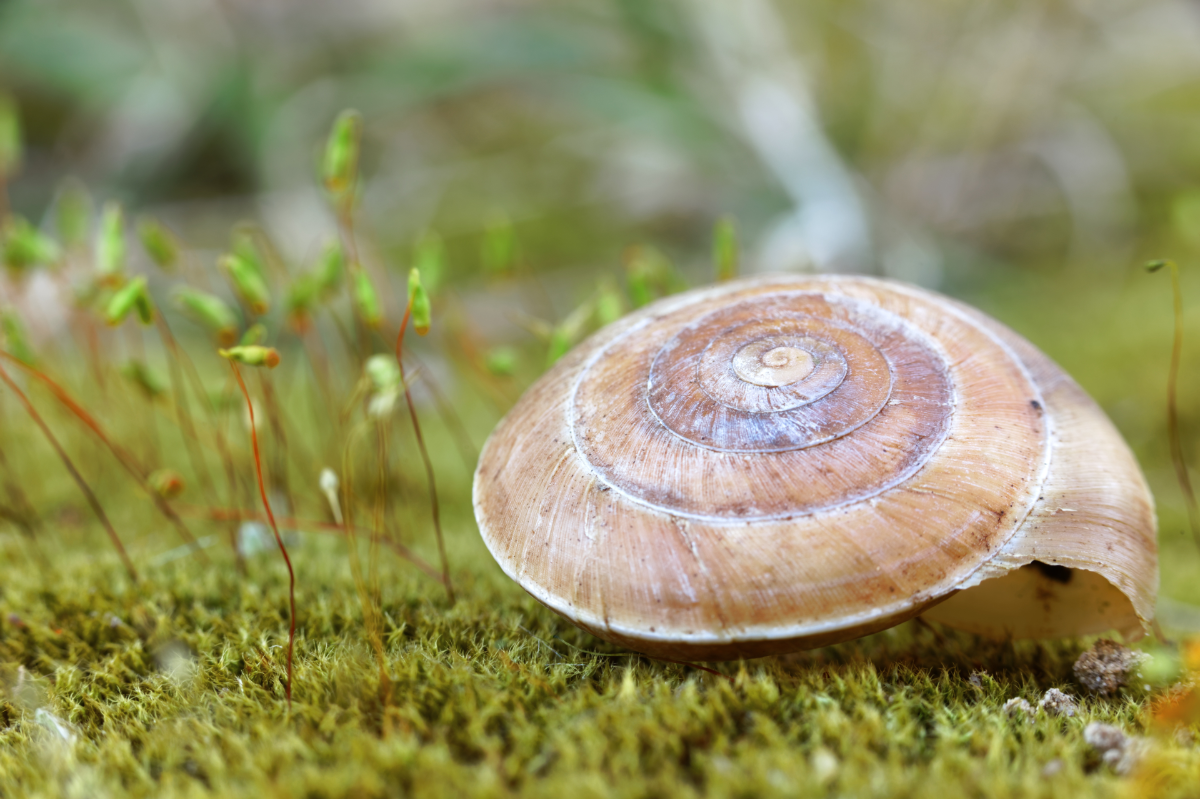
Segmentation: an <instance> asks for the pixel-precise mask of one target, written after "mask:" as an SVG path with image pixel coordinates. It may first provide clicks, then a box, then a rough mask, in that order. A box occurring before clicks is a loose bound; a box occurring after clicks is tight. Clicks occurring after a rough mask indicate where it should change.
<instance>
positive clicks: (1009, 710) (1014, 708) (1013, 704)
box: [1004, 696, 1033, 719]
mask: <svg viewBox="0 0 1200 799" xmlns="http://www.w3.org/2000/svg"><path fill="white" fill-rule="evenodd" d="M1004 715H1006V716H1008V717H1009V718H1010V719H1011V718H1016V717H1017V716H1022V717H1024V718H1027V719H1028V718H1032V717H1033V705H1031V704H1029V703H1028V702H1026V701H1025V700H1024V699H1022V698H1021V697H1019V696H1017V697H1013V698H1012V699H1010V700H1008V701H1007V702H1005V703H1004Z"/></svg>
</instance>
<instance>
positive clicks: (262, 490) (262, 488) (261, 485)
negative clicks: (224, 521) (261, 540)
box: [229, 361, 296, 708]
mask: <svg viewBox="0 0 1200 799" xmlns="http://www.w3.org/2000/svg"><path fill="white" fill-rule="evenodd" d="M229 368H230V369H232V370H233V376H234V377H236V378H237V384H238V388H240V389H241V390H242V396H243V397H245V398H246V409H247V411H248V412H249V414H250V442H251V444H252V445H253V446H254V472H255V474H256V475H257V476H258V493H259V495H260V496H261V497H262V503H263V508H264V509H266V512H267V521H269V522H270V523H271V532H272V533H274V534H275V543H277V544H279V551H280V552H281V553H282V554H283V562H284V563H286V564H287V570H288V603H289V615H290V616H291V620H290V624H289V627H288V652H287V702H288V707H289V708H290V707H291V706H292V652H293V650H294V649H295V645H296V572H295V570H294V569H292V559H291V558H290V557H289V556H288V551H287V547H286V546H284V545H283V536H281V535H280V534H279V525H277V524H276V523H275V514H274V513H273V512H272V511H271V502H270V500H268V499H267V484H266V483H265V482H264V481H263V473H262V458H261V456H260V455H259V452H258V431H257V430H256V428H255V424H254V403H252V402H251V401H250V392H249V391H247V390H246V383H245V382H244V381H243V380H242V373H241V372H240V371H238V368H237V364H236V363H235V362H233V361H230V362H229Z"/></svg>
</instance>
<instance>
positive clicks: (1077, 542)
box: [474, 276, 1158, 660]
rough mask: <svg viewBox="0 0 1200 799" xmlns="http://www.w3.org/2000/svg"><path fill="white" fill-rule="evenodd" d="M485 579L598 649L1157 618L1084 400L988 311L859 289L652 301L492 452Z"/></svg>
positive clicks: (721, 653)
mask: <svg viewBox="0 0 1200 799" xmlns="http://www.w3.org/2000/svg"><path fill="white" fill-rule="evenodd" d="M474 502H475V514H476V518H477V520H478V522H479V528H480V531H481V533H482V535H483V538H484V541H485V542H486V544H487V546H488V548H489V549H490V550H491V553H492V555H493V556H494V557H495V558H496V560H497V562H498V563H499V564H500V567H501V568H502V569H503V570H504V571H505V572H506V573H507V574H508V575H509V576H510V577H512V578H513V579H514V580H516V581H517V582H518V583H520V585H521V586H522V587H524V588H525V590H527V591H528V592H529V593H530V594H532V595H533V596H534V597H536V598H537V599H538V600H539V601H541V602H542V603H543V604H545V605H546V606H547V607H549V608H551V609H552V610H554V611H556V612H558V613H560V614H561V615H563V616H564V617H566V618H567V619H568V620H570V621H571V622H573V623H574V624H576V625H578V626H579V627H581V628H583V629H585V630H587V631H589V632H591V633H593V634H594V635H597V636H599V637H600V638H603V639H606V640H609V641H612V642H615V643H618V644H622V645H624V646H628V647H630V648H632V649H635V650H639V651H642V652H646V653H648V654H651V655H658V656H663V657H673V658H688V659H713V660H716V659H727V658H737V657H755V656H759V655H765V654H772V653H780V652H787V651H793V650H797V649H806V648H812V647H817V646H824V645H826V644H830V643H834V642H837V641H843V640H847V639H850V638H855V637H858V636H861V635H865V634H867V633H871V632H875V631H878V630H881V629H884V628H886V627H890V626H892V625H894V624H897V623H899V622H901V621H904V620H906V619H909V618H912V617H914V616H916V615H918V614H922V613H924V614H925V615H926V616H927V617H930V618H934V619H936V620H938V621H941V622H943V623H945V624H948V625H951V626H954V627H958V628H961V629H965V630H968V631H973V632H976V633H980V634H984V635H990V636H998V637H1003V636H1012V637H1037V638H1042V637H1056V636H1062V635H1082V634H1089V633H1096V632H1104V631H1107V630H1111V629H1116V630H1117V631H1119V632H1120V633H1122V634H1123V635H1125V636H1126V637H1127V638H1139V637H1141V636H1142V635H1143V634H1144V631H1145V629H1146V626H1147V625H1148V624H1149V623H1150V621H1151V619H1152V618H1153V614H1154V603H1155V594H1156V592H1157V587H1158V560H1157V552H1156V532H1155V520H1154V508H1153V501H1152V499H1151V496H1150V493H1149V491H1148V490H1147V488H1146V484H1145V481H1144V479H1143V478H1142V475H1141V472H1140V471H1139V469H1138V466H1137V463H1136V462H1135V460H1134V458H1133V455H1132V454H1131V453H1130V451H1129V449H1128V447H1127V446H1126V445H1125V443H1124V442H1123V441H1122V440H1121V437H1120V435H1119V434H1118V433H1117V431H1116V430H1115V429H1114V428H1113V426H1112V424H1111V423H1110V422H1109V421H1108V419H1107V418H1106V417H1105V415H1104V413H1103V412H1102V411H1101V410H1100V408H1099V407H1098V406H1097V405H1096V404H1095V402H1093V401H1092V400H1091V398H1089V397H1088V396H1087V394H1086V393H1084V391H1083V390H1082V389H1081V388H1079V386H1078V385H1077V384H1076V383H1075V382H1074V381H1073V380H1072V379H1071V378H1070V377H1069V376H1067V375H1066V374H1065V373H1064V372H1063V371H1062V370H1061V369H1060V368H1059V367H1058V366H1056V365H1055V364H1054V363H1053V362H1052V361H1051V360H1050V359H1049V358H1047V357H1046V356H1045V355H1043V354H1042V353H1041V352H1040V351H1038V350H1037V349H1036V348H1035V347H1034V346H1033V345H1032V344H1030V343H1029V342H1027V341H1025V340H1024V339H1023V338H1021V337H1020V336H1018V335H1017V334H1016V333H1014V332H1012V331H1011V330H1009V329H1008V328H1006V327H1004V326H1003V325H1001V324H1000V323H999V322H996V321H994V320H992V319H990V318H989V317H987V316H985V315H984V314H983V313H981V312H979V311H976V310H974V309H972V308H970V307H968V306H966V305H963V304H961V303H958V302H956V301H953V300H950V299H948V298H946V297H943V296H940V295H937V294H934V293H932V292H929V291H925V290H922V289H918V288H915V287H911V286H907V285H903V284H899V283H894V282H889V281H882V280H876V279H870V278H861V277H820V276H818V277H782V278H779V277H777V278H769V279H754V280H745V281H740V282H735V283H727V284H723V285H720V286H717V287H713V288H706V289H699V290H695V291H690V292H687V293H685V294H680V295H677V296H674V297H670V298H667V299H664V300H661V301H659V302H657V303H654V304H653V305H650V306H647V307H645V308H643V309H641V310H640V311H638V312H636V313H634V314H632V315H630V316H628V317H626V318H624V319H622V320H620V321H618V322H616V323H614V324H612V325H609V326H608V327H606V328H604V329H603V330H601V331H599V332H598V333H596V334H595V335H594V336H592V337H591V338H590V339H589V340H588V341H586V342H585V343H583V344H581V345H580V346H579V347H577V348H576V349H575V350H573V351H572V352H571V353H569V354H568V355H567V356H566V357H564V358H563V359H562V360H561V361H560V362H559V363H558V364H557V365H555V366H554V368H552V369H551V370H550V371H549V372H547V373H546V374H545V375H544V376H543V377H542V378H541V379H540V380H539V381H538V382H537V383H536V384H535V385H534V386H533V387H531V388H530V389H529V390H528V391H527V392H526V393H525V395H524V396H523V397H522V398H521V399H520V401H519V402H518V403H517V405H516V406H515V407H514V408H513V409H512V411H511V412H510V413H509V414H508V415H507V416H506V417H505V418H504V420H503V421H502V422H501V423H500V425H499V426H498V427H497V428H496V430H495V432H493V434H492V436H491V437H490V438H489V440H488V442H487V444H486V445H485V447H484V451H483V454H482V456H481V458H480V462H479V467H478V470H477V471H476V475H475V490H474Z"/></svg>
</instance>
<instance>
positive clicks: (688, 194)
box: [0, 0, 1200, 601]
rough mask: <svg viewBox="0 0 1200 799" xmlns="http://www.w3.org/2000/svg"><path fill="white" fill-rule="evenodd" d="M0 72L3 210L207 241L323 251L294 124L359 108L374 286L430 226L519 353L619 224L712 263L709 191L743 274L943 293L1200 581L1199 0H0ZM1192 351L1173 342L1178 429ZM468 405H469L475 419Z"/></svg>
mask: <svg viewBox="0 0 1200 799" xmlns="http://www.w3.org/2000/svg"><path fill="white" fill-rule="evenodd" d="M0 91H4V92H7V93H8V94H9V95H11V97H12V98H13V99H14V100H15V103H16V106H17V108H18V110H19V114H20V117H21V119H22V126H23V136H24V140H25V147H26V151H25V154H24V158H23V163H22V165H21V168H20V171H19V172H17V173H16V174H15V175H13V176H12V177H11V180H10V182H9V186H8V193H9V198H10V202H11V206H12V208H13V209H14V211H16V212H18V213H21V214H23V215H24V216H26V217H28V218H30V219H31V220H33V221H34V222H35V223H37V224H41V225H43V226H45V227H47V228H51V229H52V228H53V221H52V214H51V212H50V210H49V209H51V208H52V207H53V202H54V198H55V196H56V193H57V192H59V191H60V190H61V186H62V185H63V181H64V180H66V179H68V178H70V177H74V178H78V179H80V180H82V181H83V182H84V183H85V184H86V185H87V186H88V187H89V189H90V191H91V192H92V194H93V195H94V196H95V197H96V198H108V197H115V198H117V199H119V200H121V201H122V202H124V203H126V204H127V206H128V207H130V208H131V209H135V210H143V211H150V212H153V213H154V214H156V215H158V216H159V217H161V218H162V219H164V220H165V221H166V222H167V223H168V224H170V225H171V226H172V227H174V228H175V229H177V230H179V231H181V232H182V233H183V236H184V238H185V239H186V240H187V241H188V242H189V245H190V246H191V247H192V248H193V249H194V252H195V255H196V258H197V262H199V263H204V264H207V265H208V266H209V267H211V262H212V260H213V258H214V257H215V254H216V252H217V251H218V249H219V248H221V247H223V246H225V245H224V242H225V241H226V240H227V237H228V230H229V228H230V226H231V225H232V224H234V223H235V222H236V221H238V220H240V219H245V218H255V219H258V220H260V221H261V223H262V224H263V225H264V227H265V229H266V230H267V231H268V233H269V234H270V236H271V239H272V241H273V242H274V243H275V245H276V246H277V247H278V248H279V250H280V251H281V253H282V255H283V257H284V258H285V259H288V260H289V261H291V262H295V263H303V262H311V261H312V259H313V258H315V255H316V253H317V251H318V250H319V248H320V246H321V243H322V242H323V241H325V240H326V239H327V238H329V237H330V236H332V235H334V232H335V220H334V219H333V217H332V215H331V213H330V212H329V211H328V208H327V203H326V202H325V199H324V197H323V194H322V192H321V190H320V187H319V181H318V180H317V178H316V170H317V163H318V160H319V153H320V147H321V145H322V142H323V140H324V137H325V135H326V133H327V131H328V129H329V125H330V123H331V121H332V119H333V118H334V117H335V116H336V114H337V112H338V111H340V110H341V109H343V108H346V107H353V108H357V109H359V110H360V111H361V112H362V113H363V115H364V118H365V131H364V144H363V146H364V151H363V164H362V167H363V172H364V175H365V185H364V187H363V197H362V202H361V205H360V207H361V211H360V227H361V230H362V232H363V237H364V240H366V241H367V242H369V243H368V244H367V245H366V249H365V252H364V260H365V262H366V263H367V264H368V266H369V267H371V268H372V269H375V270H378V271H382V272H387V271H391V272H392V273H393V275H394V277H393V281H392V282H393V284H394V285H395V286H399V285H400V276H401V275H402V274H403V272H404V271H406V270H407V267H408V266H409V261H410V259H411V255H410V254H411V248H412V245H413V243H414V241H416V240H417V239H418V238H419V237H420V236H422V235H423V234H424V233H425V232H426V231H429V230H432V229H435V230H437V231H438V232H439V233H440V234H441V236H442V237H443V239H444V240H445V243H446V247H447V252H448V259H447V273H446V274H445V275H444V276H443V277H442V280H441V282H442V285H443V287H444V288H443V289H442V294H441V296H442V300H441V302H442V305H443V308H444V307H446V306H447V305H449V304H452V303H453V304H454V305H455V306H456V307H461V308H463V309H466V311H465V315H466V317H467V318H469V319H470V320H471V323H472V324H473V325H474V330H475V332H476V334H477V335H478V336H480V337H481V338H482V340H484V341H485V342H487V343H488V344H490V345H498V344H504V343H511V344H515V345H517V346H518V347H519V348H522V349H521V350H520V352H522V353H523V354H524V356H525V357H527V358H528V359H529V367H528V369H526V370H525V371H524V372H520V373H519V374H520V375H522V376H521V377H519V381H527V379H532V376H533V375H534V374H536V371H537V370H538V369H540V368H541V364H542V361H541V358H542V356H541V355H540V354H538V351H537V347H539V346H542V345H540V344H539V343H538V342H536V340H535V339H534V337H532V336H531V334H530V333H529V332H528V330H527V329H526V328H528V327H529V325H528V324H524V325H523V324H522V320H523V319H526V317H523V316H521V314H528V315H529V316H531V317H538V318H542V319H547V320H549V321H551V322H554V321H558V320H561V319H563V318H565V317H566V316H567V315H568V314H569V313H570V311H571V310H572V309H573V308H574V307H576V306H577V305H578V304H579V303H580V302H581V301H583V300H585V299H586V298H587V297H589V296H591V295H592V293H593V292H594V291H595V289H596V286H597V284H598V282H599V281H601V280H604V279H609V280H620V279H621V277H622V275H623V262H624V259H625V258H626V253H627V252H628V249H629V248H630V247H631V246H632V245H635V244H650V245H653V246H655V247H657V248H659V249H660V250H661V251H662V252H663V253H665V254H666V255H667V256H668V257H669V258H670V259H671V260H672V261H673V263H674V264H675V265H676V267H677V269H678V270H679V272H680V273H681V274H682V275H684V276H685V277H686V278H687V279H688V280H689V281H690V282H691V283H693V284H698V283H703V282H706V281H707V280H709V279H710V277H711V275H712V266H711V261H710V238H711V231H712V226H713V224H714V221H715V220H716V219H718V218H720V217H722V216H730V217H732V218H733V219H734V220H736V223H737V226H738V230H739V237H740V241H741V245H742V250H743V259H742V271H743V272H744V273H754V272H760V271H777V270H797V271H803V270H808V271H848V272H864V273H871V274H881V275H886V276H890V277H894V278H898V279H902V280H907V281H911V282H915V283H918V284H921V285H923V286H926V287H929V288H934V289H938V290H941V291H944V292H947V293H949V294H951V295H954V296H957V297H960V298H963V299H965V300H967V301H969V302H972V303H974V304H976V305H979V306H981V307H982V308H984V309H985V310H987V311H989V312H991V313H993V314H994V315H996V316H998V317H999V318H1000V319H1002V320H1003V321H1005V322H1006V323H1008V324H1010V325H1011V326H1013V327H1014V328H1016V329H1017V330H1018V331H1019V332H1021V333H1023V334H1024V335H1026V336H1027V337H1029V338H1030V339H1031V340H1033V341H1034V342H1035V343H1037V344H1038V345H1039V346H1041V347H1042V348H1043V349H1045V350H1046V351H1047V352H1048V353H1049V354H1050V355H1052V356H1053V357H1054V358H1056V359H1057V360H1058V361H1059V362H1060V363H1062V364H1063V365H1064V366H1065V367H1066V368H1067V369H1068V370H1069V371H1071V372H1072V373H1073V374H1074V375H1075V376H1076V377H1077V378H1078V379H1079V380H1080V382H1081V383H1082V384H1083V385H1084V386H1085V387H1086V388H1087V389H1088V390H1089V391H1091V392H1092V393H1093V394H1094V395H1095V396H1096V397H1097V399H1098V400H1099V401H1100V402H1101V403H1102V405H1103V406H1104V407H1105V409H1106V410H1107V411H1108V412H1109V413H1110V415H1111V416H1112V417H1113V419H1114V421H1115V422H1116V423H1117V424H1118V426H1119V427H1120V428H1121V429H1122V431H1123V432H1124V433H1125V435H1126V436H1127V438H1128V439H1129V440H1130V442H1131V444H1132V445H1133V447H1134V448H1135V450H1136V451H1137V453H1138V456H1139V458H1140V459H1141V461H1142V463H1143V466H1144V467H1145V469H1146V471H1147V473H1148V476H1149V477H1150V480H1151V483H1152V485H1153V487H1154V489H1155V492H1156V495H1157V496H1158V498H1159V503H1160V510H1161V511H1162V519H1163V538H1164V542H1165V544H1166V545H1167V546H1168V547H1179V548H1180V549H1179V552H1180V553H1182V554H1181V555H1180V557H1179V558H1177V559H1174V560H1177V561H1178V563H1177V564H1174V565H1169V566H1168V568H1167V570H1166V572H1165V574H1164V581H1165V584H1164V588H1165V589H1166V593H1167V594H1169V595H1175V596H1177V597H1180V598H1190V599H1192V600H1193V601H1197V600H1200V588H1198V587H1197V581H1195V580H1193V579H1191V578H1190V577H1187V575H1188V574H1191V573H1192V572H1193V571H1195V563H1196V562H1197V555H1196V553H1195V552H1194V551H1187V552H1185V549H1184V548H1185V547H1187V546H1189V545H1188V544H1187V538H1186V533H1185V531H1184V528H1183V516H1182V513H1181V508H1182V505H1181V501H1180V499H1179V494H1178V490H1177V489H1176V488H1175V486H1174V482H1173V477H1172V474H1171V467H1170V462H1169V460H1168V458H1167V447H1166V439H1165V406H1164V395H1165V392H1164V386H1165V381H1166V364H1167V360H1168V357H1169V347H1170V333H1171V317H1170V307H1171V304H1170V303H1171V299H1170V292H1169V285H1168V284H1169V281H1167V279H1166V278H1165V277H1163V276H1161V275H1160V276H1157V277H1150V276H1147V275H1145V274H1144V273H1143V272H1142V271H1141V270H1140V268H1139V264H1141V263H1142V262H1143V261H1144V260H1146V259H1148V258H1157V257H1174V258H1176V259H1178V260H1179V261H1180V262H1181V264H1182V265H1183V278H1184V292H1185V312H1186V321H1187V325H1188V335H1189V337H1190V342H1192V343H1191V344H1190V345H1189V347H1190V349H1191V351H1193V352H1194V350H1195V346H1196V344H1195V343H1196V342H1200V315H1198V314H1200V305H1198V304H1197V302H1196V298H1198V297H1200V279H1197V278H1195V277H1193V276H1192V274H1191V270H1192V269H1194V267H1195V265H1196V263H1195V262H1196V261H1197V255H1198V254H1200V7H1198V6H1197V5H1196V4H1195V3H1192V2H1183V0H1169V1H1167V2H1133V1H1131V0H1073V1H1071V2H1067V1H1062V2H1044V1H1043V0H1036V1H1034V0H1030V1H1028V2H975V1H972V2H960V1H956V0H937V1H932V0H931V1H929V2H920V3H890V2H882V1H880V0H851V1H849V2H833V1H832V0H826V1H825V2H806V3H772V2H769V0H745V1H744V2H738V3H729V2H719V1H718V0H695V2H672V1H670V0H659V1H658V2H642V1H639V0H606V1H601V0H591V1H589V2H581V1H579V0H574V1H570V0H568V1H565V2H553V3H551V2H521V1H520V0H511V1H509V2H501V1H491V2H488V1H481V0H452V1H448V2H437V3H434V2H425V1H424V0H421V1H419V2H418V1H415V0H414V1H410V2H405V3H388V2H383V0H378V1H376V2H372V1H370V0H357V1H356V2H340V3H319V2H314V1H312V0H305V1H304V2H301V1H300V0H106V2H103V3H97V2H94V1H92V2H87V1H86V0H3V1H2V2H0ZM497 219H507V220H511V222H512V224H513V226H514V230H515V233H516V238H517V242H518V260H519V261H520V264H521V270H520V272H519V274H520V276H519V277H517V278H513V279H510V280H506V281H497V280H495V279H493V278H491V277H489V276H488V275H487V274H486V270H485V268H484V264H483V263H482V259H481V254H480V251H481V242H482V241H483V238H484V234H485V231H486V230H487V229H488V226H489V225H490V224H494V222H495V220H497ZM0 280H2V279H0ZM0 291H4V292H6V293H9V294H10V296H11V297H17V291H16V289H15V288H14V287H13V284H10V283H0ZM451 294H452V296H453V299H452V300H451V299H450V295H451ZM23 296H24V295H23ZM25 301H27V302H28V303H29V305H30V306H31V307H29V308H27V309H26V311H25V313H26V314H27V316H29V317H30V324H31V326H32V327H34V328H35V333H37V334H38V335H40V336H42V337H50V338H53V336H54V332H53V329H52V328H53V325H52V323H51V322H48V321H45V320H42V321H41V322H39V320H38V315H39V314H40V313H42V311H41V310H39V309H38V308H37V307H33V306H36V302H34V301H33V300H30V299H29V298H28V297H27V296H26V297H25ZM399 301H400V300H399V299H397V298H393V299H392V300H390V301H389V303H390V306H391V311H392V312H393V313H394V312H395V310H396V305H397V304H398V303H399ZM526 321H527V320H526ZM531 353H532V354H531ZM1196 364H1197V359H1196V357H1193V356H1192V355H1191V352H1185V362H1184V376H1183V380H1182V385H1181V392H1182V402H1183V423H1184V430H1185V450H1186V452H1187V454H1188V456H1189V458H1190V459H1191V458H1193V456H1194V455H1195V454H1196V449H1197V447H1196V444H1197V443H1200V438H1198V436H1200V414H1198V413H1197V412H1196V409H1195V408H1196V403H1195V401H1194V398H1195V397H1197V396H1200V380H1197V379H1196V375H1197V374H1198V370H1197V369H1195V368H1194V367H1195V366H1196ZM445 379H446V380H449V381H452V380H453V378H452V376H446V378H445ZM517 388H519V386H517ZM450 391H451V392H452V393H453V392H454V391H455V388H454V386H453V385H451V388H450ZM514 395H515V391H514ZM494 410H495V414H494V415H493V416H492V417H490V418H486V419H482V420H479V421H472V422H471V426H472V429H473V431H478V432H479V435H480V437H481V435H482V433H483V432H486V430H487V429H488V426H489V425H490V424H491V423H492V422H493V421H494V419H495V417H496V416H498V415H499V412H500V411H501V410H502V408H497V409H494ZM1170 560H1172V559H1171V558H1168V561H1170Z"/></svg>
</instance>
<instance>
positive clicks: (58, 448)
mask: <svg viewBox="0 0 1200 799" xmlns="http://www.w3.org/2000/svg"><path fill="white" fill-rule="evenodd" d="M0 355H7V353H3V352H0ZM0 380H3V381H4V382H5V383H6V384H7V385H8V387H9V388H10V389H12V392H13V393H14V394H16V395H17V399H18V400H20V402H21V404H22V405H24V406H25V411H26V413H28V414H29V418H31V419H33V422H34V424H36V425H37V426H38V428H39V429H40V430H41V431H42V435H44V436H45V437H46V440H47V441H48V442H50V446H51V447H53V448H54V451H55V452H56V453H58V457H59V459H60V460H61V461H62V462H63V466H65V467H67V471H68V472H70V473H71V477H72V479H74V480H75V483H76V485H78V486H79V490H80V491H82V492H83V495H84V497H85V498H86V499H87V502H88V504H89V505H90V506H91V507H92V512H93V513H95V514H96V518H98V519H99V520H100V523H101V524H103V525H104V530H105V532H107V533H108V537H109V539H111V540H112V543H113V546H114V547H116V548H117V554H118V555H120V556H121V562H122V563H124V564H125V570H126V571H127V572H129V577H130V579H132V580H133V581H134V582H135V583H136V582H137V581H138V573H137V569H136V568H134V566H133V561H132V560H130V559H129V553H128V552H126V551H125V545H124V544H122V543H121V538H120V536H118V535H117V531H116V530H115V529H113V526H112V522H110V521H109V520H108V515H107V514H105V512H104V508H103V507H101V505H100V500H98V499H96V495H95V494H94V493H92V489H91V488H90V487H89V486H88V484H87V481H86V480H84V479H83V475H81V474H80V473H79V470H78V469H76V468H75V464H74V463H72V462H71V458H70V457H69V456H68V455H67V453H66V451H65V450H64V449H63V448H62V445H61V444H59V443H58V439H57V438H55V437H54V433H52V432H50V428H49V427H48V426H47V425H46V422H45V420H43V419H42V416H41V414H39V413H38V412H37V409H36V408H34V407H33V403H32V402H30V401H29V397H27V396H25V392H23V391H21V389H20V387H19V386H18V385H17V384H16V383H15V382H14V381H13V379H12V377H10V376H9V374H8V371H7V370H5V368H4V366H3V365H2V364H0Z"/></svg>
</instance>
